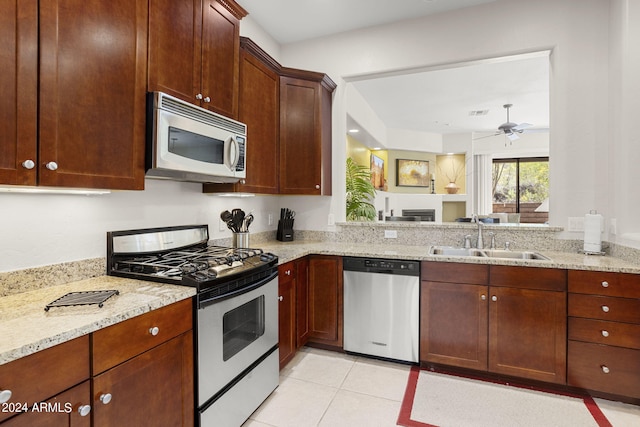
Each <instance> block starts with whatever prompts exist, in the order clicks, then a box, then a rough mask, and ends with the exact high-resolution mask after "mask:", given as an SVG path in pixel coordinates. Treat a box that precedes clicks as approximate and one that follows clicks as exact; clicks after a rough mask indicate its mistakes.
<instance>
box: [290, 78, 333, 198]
mask: <svg viewBox="0 0 640 427" xmlns="http://www.w3.org/2000/svg"><path fill="white" fill-rule="evenodd" d="M320 101H321V86H320V84H319V83H316V82H312V81H307V80H302V79H295V78H291V77H281V78H280V103H281V106H280V193H281V194H316V195H319V194H322V191H321V190H322V160H323V159H322V141H321V132H320V124H321V115H320V114H321V112H320Z"/></svg>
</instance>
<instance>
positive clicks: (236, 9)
mask: <svg viewBox="0 0 640 427" xmlns="http://www.w3.org/2000/svg"><path fill="white" fill-rule="evenodd" d="M217 1H218V3H220V4H221V5H222V6H224V8H225V9H227V10H228V11H229V12H230V13H231V14H232V15H233V16H234V17H235V18H236V19H238V20H240V19H242V18H244V17H245V16H247V15H248V14H249V12H247V11H246V10H245V9H244V8H243V7H242V6H240V5H239V4H238V3H236V2H235V1H233V0H217Z"/></svg>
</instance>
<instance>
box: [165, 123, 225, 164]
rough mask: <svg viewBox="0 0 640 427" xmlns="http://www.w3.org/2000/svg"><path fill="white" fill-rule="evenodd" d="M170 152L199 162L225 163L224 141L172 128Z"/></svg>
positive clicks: (170, 132)
mask: <svg viewBox="0 0 640 427" xmlns="http://www.w3.org/2000/svg"><path fill="white" fill-rule="evenodd" d="M169 152H170V153H173V154H176V155H178V156H182V157H187V158H189V159H193V160H197V161H199V162H207V163H214V164H218V165H221V164H223V163H224V141H221V140H219V139H215V138H209V137H208V136H204V135H199V134H197V133H193V132H189V131H186V130H183V129H178V128H174V127H171V126H170V127H169Z"/></svg>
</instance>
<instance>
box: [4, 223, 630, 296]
mask: <svg viewBox="0 0 640 427" xmlns="http://www.w3.org/2000/svg"><path fill="white" fill-rule="evenodd" d="M561 230H562V229H561V228H558V227H539V226H526V225H521V226H516V227H500V226H485V228H484V231H483V232H484V233H485V235H484V238H485V242H486V243H488V242H489V241H490V240H489V237H488V234H487V233H488V232H494V233H495V237H496V246H497V247H498V248H502V247H504V245H505V242H509V244H510V247H511V248H513V249H535V250H539V251H558V252H572V253H577V252H578V251H579V250H581V249H582V240H563V239H556V238H555V235H556V233H558V232H559V231H561ZM385 232H387V235H389V234H391V235H397V237H395V238H389V237H385ZM389 232H390V233H389ZM394 232H395V233H394ZM465 235H471V238H472V241H473V240H475V237H476V235H477V229H476V228H475V226H472V225H469V224H454V223H452V224H427V225H425V224H416V223H409V224H405V223H400V224H389V223H341V224H338V225H336V231H311V230H295V240H296V241H309V242H327V244H330V243H331V242H339V243H355V244H371V245H398V244H403V245H408V246H423V247H424V246H429V245H451V246H460V245H461V244H462V242H463V239H464V236H465ZM275 240H276V230H271V231H264V232H259V233H252V234H251V240H250V246H252V247H257V248H259V247H260V246H261V245H262V244H264V243H267V242H273V241H275ZM212 243H213V244H216V245H220V246H231V237H228V238H222V239H212ZM603 246H604V248H605V251H606V252H607V255H610V256H615V257H617V258H620V259H622V260H624V261H628V262H633V263H637V262H638V259H640V250H638V249H634V248H629V247H625V246H621V245H615V244H611V245H610V244H609V243H607V242H604V245H603ZM104 274H106V260H105V258H92V259H86V260H81V261H73V262H65V263H61V264H53V265H48V266H43V267H35V268H28V269H24V270H17V271H10V272H1V273H0V297H3V296H7V295H12V294H17V293H21V292H27V291H30V290H34V289H39V288H42V287H48V286H55V285H60V284H64V283H69V282H73V281H78V280H84V279H88V278H91V277H97V276H102V275H104Z"/></svg>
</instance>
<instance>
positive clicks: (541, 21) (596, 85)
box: [281, 0, 640, 239]
mask: <svg viewBox="0 0 640 427" xmlns="http://www.w3.org/2000/svg"><path fill="white" fill-rule="evenodd" d="M578 3H579V5H578ZM610 3H613V5H614V11H617V12H616V14H615V15H614V16H613V17H612V18H609V16H610ZM639 7H640V6H639V5H638V3H637V2H634V1H633V0H611V2H610V1H608V0H584V1H580V2H576V1H572V0H539V1H535V2H532V1H529V0H498V1H496V2H493V3H489V4H486V5H481V6H477V7H472V8H468V9H462V10H458V11H453V12H449V13H445V14H440V15H436V16H431V17H425V18H418V19H415V20H412V21H407V22H403V23H401V24H391V25H386V26H380V27H375V28H368V29H364V30H360V31H355V32H351V33H343V34H340V35H336V36H331V37H326V38H322V39H316V40H311V41H306V42H301V43H297V44H290V45H286V46H283V47H282V51H281V53H282V58H283V61H284V62H286V63H287V64H289V65H290V66H294V67H300V68H308V69H315V70H322V71H324V72H327V73H328V74H329V75H330V76H331V77H332V78H333V79H334V80H335V81H336V82H337V83H338V84H339V85H344V84H345V79H347V80H348V79H353V78H358V77H359V76H365V75H375V74H378V73H384V72H390V71H398V70H403V69H420V68H424V67H432V66H443V65H446V64H455V63H459V62H465V61H471V60H481V59H487V58H495V57H502V56H508V55H514V54H520V53H526V52H536V51H545V50H551V55H550V62H551V64H550V79H551V81H550V122H551V123H550V127H551V129H552V133H551V135H550V141H549V144H550V157H551V164H550V167H551V176H550V181H551V182H550V186H551V189H550V190H551V217H550V223H551V224H552V225H558V226H564V227H566V226H567V218H568V217H573V216H583V215H584V214H585V213H588V212H589V210H591V209H597V210H598V211H600V212H601V213H603V214H604V215H605V217H606V218H611V217H613V216H618V217H619V218H618V223H619V227H620V228H621V229H624V230H635V231H640V221H636V220H634V219H632V218H631V215H632V214H631V212H638V211H640V200H638V196H637V194H638V192H637V191H635V193H634V192H632V191H630V190H632V188H631V184H628V183H631V182H635V183H637V182H639V181H640V180H639V179H637V178H638V172H634V173H631V172H630V168H631V167H632V166H634V165H637V164H638V161H637V155H638V148H637V147H639V146H640V144H637V143H636V141H637V134H638V133H637V130H634V129H632V127H631V123H632V119H631V118H630V117H629V116H630V115H631V114H637V113H636V112H637V111H638V109H637V108H636V104H637V102H638V99H640V97H639V96H637V92H638V80H637V78H635V79H634V77H633V76H637V75H639V74H640V72H639V70H638V59H639V58H640V54H639V53H638V52H637V50H638V47H637V43H635V44H634V43H633V42H632V41H634V40H636V41H637V40H638V39H639V37H638V31H639V30H638V28H639V27H640V25H638V23H639V22H640V18H639V17H638V13H639V12H638V8H639ZM626 10H628V11H629V16H628V17H627V16H626ZM514 17H518V18H517V19H514ZM627 19H630V20H631V24H629V23H627ZM610 20H611V23H612V24H613V25H615V26H617V25H621V28H619V29H616V31H615V32H617V34H614V36H617V38H618V39H620V40H619V41H618V40H613V41H611V42H610V34H609V24H610ZM619 43H622V45H623V47H621V48H620V47H618V44H619ZM611 45H613V47H614V48H615V49H618V50H620V51H619V52H616V51H615V49H614V52H613V54H612V55H613V58H612V61H613V62H614V64H615V65H617V66H618V67H619V68H620V70H619V72H618V75H616V76H615V78H613V77H612V78H611V79H610V74H609V53H610V48H611V47H612V46H611ZM618 77H621V78H622V82H621V83H619V84H620V87H619V88H617V89H618V92H619V93H618V95H617V96H613V97H610V84H611V81H612V80H616V81H617V79H618ZM339 89H340V88H339ZM629 91H631V93H632V94H629V95H627V93H629ZM611 102H613V103H617V104H621V105H620V106H616V107H619V108H620V109H622V110H623V111H622V112H623V113H624V114H622V117H626V119H618V118H616V117H611V115H610V114H609V111H610V108H611V106H610V103H611ZM345 104H346V100H345V97H344V92H342V93H341V91H340V90H338V91H337V94H336V96H335V97H334V105H345ZM340 114H342V112H341V111H340V108H336V109H334V115H333V117H334V119H336V120H334V133H333V137H334V141H337V140H341V139H344V136H343V135H344V134H345V128H344V127H342V126H341V125H340V116H339V115H340ZM625 114H626V116H625ZM617 125H621V127H622V130H621V131H620V133H621V134H620V135H616V134H615V133H612V129H613V128H615V126H617ZM614 148H615V149H614ZM625 154H632V156H631V157H629V156H628V155H625ZM343 162H344V153H343V152H341V151H340V150H339V149H337V148H336V149H335V150H334V165H335V164H341V163H343ZM620 163H623V165H626V166H622V165H620ZM619 165H620V166H619ZM619 167H622V170H621V171H620V172H616V171H615V170H617V168H619ZM635 168H636V170H637V169H638V168H637V166H635ZM603 177H604V178H603ZM631 178H635V179H631ZM603 180H604V182H603ZM614 180H615V182H617V183H620V185H622V188H624V190H623V193H618V189H617V188H615V187H616V186H613V185H611V183H612V182H613V181H614ZM613 194H615V195H616V196H617V198H616V200H617V203H616V204H615V205H612V204H611V203H610V201H611V198H612V197H614V196H613ZM563 236H564V237H566V238H577V239H579V238H581V237H582V236H581V233H568V232H565V233H564V234H563Z"/></svg>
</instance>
